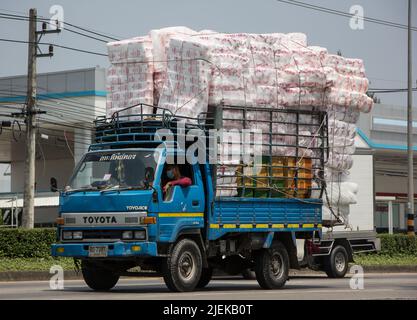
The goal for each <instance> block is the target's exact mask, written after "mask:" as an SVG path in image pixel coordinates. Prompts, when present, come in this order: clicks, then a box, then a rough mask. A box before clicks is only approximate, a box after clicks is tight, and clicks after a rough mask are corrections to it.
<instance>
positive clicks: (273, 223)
mask: <svg viewBox="0 0 417 320" xmlns="http://www.w3.org/2000/svg"><path fill="white" fill-rule="evenodd" d="M321 207H322V201H321V199H287V198H239V197H222V198H217V199H216V200H215V202H214V206H213V211H212V214H211V216H210V217H209V223H210V238H211V239H216V238H219V237H221V236H222V235H223V234H225V233H227V232H254V231H259V232H265V231H267V232H268V231H314V230H318V229H319V228H321Z"/></svg>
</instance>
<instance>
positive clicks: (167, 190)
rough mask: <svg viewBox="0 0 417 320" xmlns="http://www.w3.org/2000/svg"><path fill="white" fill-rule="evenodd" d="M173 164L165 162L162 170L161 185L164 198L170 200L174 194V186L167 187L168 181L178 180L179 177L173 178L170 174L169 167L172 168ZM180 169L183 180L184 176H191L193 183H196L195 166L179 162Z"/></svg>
mask: <svg viewBox="0 0 417 320" xmlns="http://www.w3.org/2000/svg"><path fill="white" fill-rule="evenodd" d="M171 168H172V166H170V165H167V164H165V166H164V169H163V171H162V179H161V182H162V183H161V187H162V189H163V198H164V201H170V200H171V199H172V194H173V190H174V187H166V186H167V184H168V182H170V181H176V180H178V178H172V177H169V176H168V173H167V172H168V169H171ZM176 168H177V169H178V171H179V179H181V180H183V179H184V178H189V179H190V180H191V185H194V184H195V180H194V174H193V168H192V166H191V165H190V164H179V165H177V166H176Z"/></svg>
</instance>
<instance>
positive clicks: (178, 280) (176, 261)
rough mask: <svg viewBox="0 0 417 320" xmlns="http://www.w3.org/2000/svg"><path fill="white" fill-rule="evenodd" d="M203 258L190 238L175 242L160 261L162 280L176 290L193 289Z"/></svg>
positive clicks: (196, 282)
mask: <svg viewBox="0 0 417 320" xmlns="http://www.w3.org/2000/svg"><path fill="white" fill-rule="evenodd" d="M202 261H203V259H202V257H201V252H200V248H199V247H198V245H197V244H196V243H195V242H194V241H193V240H190V239H182V240H180V241H179V242H177V243H176V244H175V245H174V247H173V248H172V250H170V254H169V255H168V258H166V259H165V260H164V261H163V263H162V272H163V275H164V281H165V284H166V285H167V287H168V289H170V290H171V291H176V292H188V291H193V290H194V289H195V288H196V287H197V284H198V282H199V281H200V277H201V272H202V269H203V267H202V265H203V263H202Z"/></svg>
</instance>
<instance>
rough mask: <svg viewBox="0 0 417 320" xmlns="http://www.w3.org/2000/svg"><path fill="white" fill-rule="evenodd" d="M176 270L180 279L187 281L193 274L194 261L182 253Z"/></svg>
mask: <svg viewBox="0 0 417 320" xmlns="http://www.w3.org/2000/svg"><path fill="white" fill-rule="evenodd" d="M178 268H179V272H180V275H181V277H183V278H184V279H189V278H191V277H192V275H193V273H194V261H193V258H192V257H191V255H190V254H188V253H184V254H183V255H182V256H181V258H180V261H179V263H178Z"/></svg>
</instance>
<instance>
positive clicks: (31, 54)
mask: <svg viewBox="0 0 417 320" xmlns="http://www.w3.org/2000/svg"><path fill="white" fill-rule="evenodd" d="M36 15H37V13H36V9H30V10H29V45H28V47H29V51H28V79H27V80H28V82H27V88H28V92H27V106H26V158H25V189H24V194H23V216H22V226H23V228H27V229H31V228H33V225H34V203H35V152H36V151H35V146H36V131H35V121H34V120H35V119H34V116H35V115H34V110H35V102H36V46H37V44H36V42H37V41H36V40H37V39H36Z"/></svg>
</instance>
